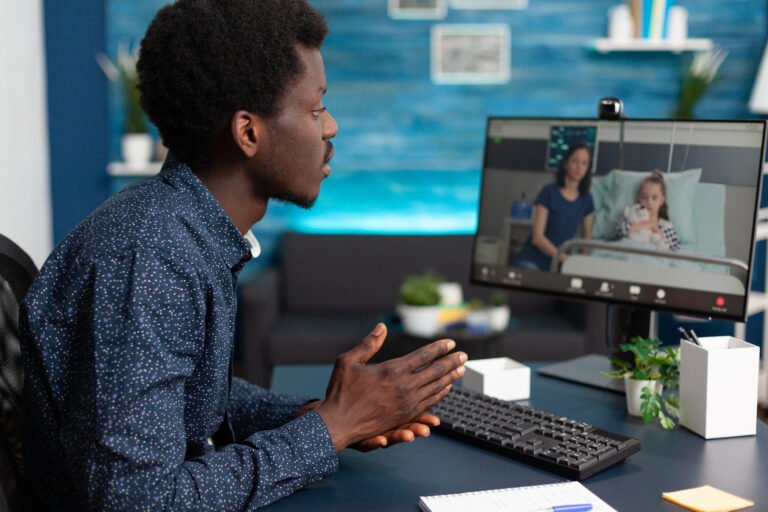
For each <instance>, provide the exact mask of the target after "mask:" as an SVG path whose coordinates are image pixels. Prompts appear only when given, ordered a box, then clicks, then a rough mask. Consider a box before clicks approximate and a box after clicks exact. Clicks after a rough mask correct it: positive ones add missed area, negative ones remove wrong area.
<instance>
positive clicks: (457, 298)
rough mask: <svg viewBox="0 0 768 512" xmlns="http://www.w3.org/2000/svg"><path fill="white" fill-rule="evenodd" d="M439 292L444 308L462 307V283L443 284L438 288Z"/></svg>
mask: <svg viewBox="0 0 768 512" xmlns="http://www.w3.org/2000/svg"><path fill="white" fill-rule="evenodd" d="M437 292H438V293H439V294H440V305H442V306H461V303H462V302H464V295H463V293H462V290H461V283H441V284H439V285H438V286H437Z"/></svg>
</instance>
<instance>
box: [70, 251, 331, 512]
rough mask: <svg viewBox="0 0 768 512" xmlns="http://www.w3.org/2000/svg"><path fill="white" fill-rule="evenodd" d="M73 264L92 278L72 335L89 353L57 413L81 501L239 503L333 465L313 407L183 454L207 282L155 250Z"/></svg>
mask: <svg viewBox="0 0 768 512" xmlns="http://www.w3.org/2000/svg"><path fill="white" fill-rule="evenodd" d="M84 271H87V272H90V273H91V274H92V276H93V279H92V282H93V283H94V284H93V286H92V288H91V289H90V290H88V293H90V294H91V297H90V298H88V303H90V304H92V308H90V310H89V311H87V312H86V313H84V314H83V318H82V319H81V321H82V326H83V330H84V337H86V338H87V337H91V338H92V339H90V340H89V339H83V340H82V343H83V344H84V345H86V346H90V347H92V351H91V352H90V354H88V357H87V358H85V359H84V361H83V367H82V368H81V369H79V370H76V371H75V372H73V373H78V374H79V375H78V377H77V378H78V379H86V380H89V381H90V382H89V384H90V389H91V390H92V391H91V393H90V396H88V395H84V396H83V399H82V401H81V404H82V407H78V408H77V410H76V411H74V412H72V413H65V414H64V416H63V419H62V421H63V423H64V424H63V425H62V433H63V435H62V442H63V443H64V446H65V452H66V454H65V456H66V457H67V461H68V462H67V465H71V472H72V473H73V474H71V475H70V476H71V481H72V482H73V485H74V486H76V487H77V491H78V494H79V495H80V496H81V498H82V501H83V502H84V504H85V507H84V508H87V509H89V510H90V509H97V510H217V511H224V510H244V509H250V508H254V507H257V506H263V505H266V504H268V503H270V502H273V501H275V500H277V499H280V498H282V497H284V496H287V495H288V494H291V493H292V492H293V491H295V490H296V489H298V488H300V487H302V486H305V485H307V484H309V483H311V482H314V481H316V480H319V479H320V478H322V477H323V476H325V475H327V474H330V473H332V472H334V471H335V470H336V469H337V467H338V458H337V456H336V451H335V449H334V447H333V443H332V441H331V439H330V435H329V433H328V430H327V428H326V426H325V424H324V422H323V421H322V418H321V417H320V416H319V415H318V414H317V413H309V414H306V415H304V416H302V417H300V418H297V419H294V420H292V421H290V422H288V423H286V424H285V425H283V426H281V427H280V428H276V429H274V430H268V431H262V432H255V433H252V434H251V435H249V436H248V437H246V438H244V439H243V440H242V441H240V442H238V443H237V444H232V445H228V446H226V447H224V448H222V449H220V450H219V451H215V452H210V453H208V454H206V455H202V456H199V457H195V458H191V459H186V457H185V453H186V440H187V436H186V429H185V414H186V413H187V411H186V410H185V406H186V403H185V385H186V383H187V381H188V379H189V378H190V376H191V375H192V373H193V372H194V371H195V370H196V367H197V365H198V364H202V363H204V362H203V361H201V359H200V358H201V354H202V353H203V352H202V348H203V343H204V341H205V340H204V334H203V333H204V332H205V329H204V325H205V317H206V306H205V304H206V302H205V295H206V293H207V292H208V291H209V290H207V284H206V283H205V282H203V280H202V279H201V278H200V277H199V275H198V274H197V273H196V272H195V271H194V270H192V269H191V267H190V266H189V265H184V264H183V262H181V261H180V260H179V259H178V258H171V257H170V256H169V255H165V254H163V253H161V252H160V251H149V250H142V251H131V252H128V253H125V254H119V255H114V256H105V257H104V258H102V259H101V260H99V261H96V262H95V263H93V264H92V265H91V266H90V268H87V269H85V270H84ZM272 410H274V411H277V409H272ZM275 415H276V416H278V415H277V414H275ZM280 419H283V418H280Z"/></svg>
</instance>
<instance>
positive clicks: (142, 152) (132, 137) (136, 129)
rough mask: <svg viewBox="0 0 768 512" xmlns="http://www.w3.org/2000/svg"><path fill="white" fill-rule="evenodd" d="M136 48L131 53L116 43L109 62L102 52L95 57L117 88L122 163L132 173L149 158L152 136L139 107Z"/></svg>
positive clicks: (124, 45) (150, 157) (126, 46)
mask: <svg viewBox="0 0 768 512" xmlns="http://www.w3.org/2000/svg"><path fill="white" fill-rule="evenodd" d="M138 58H139V54H138V46H137V47H136V48H134V49H133V50H132V51H131V50H129V48H128V45H127V44H126V43H124V42H121V43H119V44H118V47H117V59H115V61H114V62H113V61H112V60H110V59H109V57H107V56H106V55H104V54H103V53H99V54H97V55H96V62H98V64H99V66H100V67H101V69H102V71H103V72H104V74H105V75H106V76H107V78H108V79H109V80H110V81H111V82H112V83H114V84H115V85H116V86H117V87H119V89H120V95H121V97H122V103H123V113H124V115H125V123H124V127H123V136H122V138H121V141H120V147H121V151H122V156H123V160H124V161H125V163H126V164H128V167H129V168H130V169H133V170H141V169H143V168H144V167H145V166H146V165H147V164H148V163H149V162H150V160H151V159H152V150H153V145H152V136H151V135H150V134H149V124H148V121H147V117H146V114H145V113H144V109H142V108H141V94H140V92H139V76H138V73H137V71H136V62H137V61H138Z"/></svg>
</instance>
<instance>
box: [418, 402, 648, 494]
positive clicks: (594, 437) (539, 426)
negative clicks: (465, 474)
mask: <svg viewBox="0 0 768 512" xmlns="http://www.w3.org/2000/svg"><path fill="white" fill-rule="evenodd" d="M430 412H432V413H433V414H435V415H437V416H438V417H439V418H440V426H438V427H437V432H439V433H441V434H444V435H447V436H450V437H454V438H456V439H459V440H460V441H465V442H468V443H470V444H474V445H476V446H479V447H481V448H485V449H488V450H493V451H495V452H498V453H501V454H502V455H506V456H508V457H511V458H513V459H516V460H519V461H521V462H524V463H526V464H531V465H532V466H536V467H539V468H542V469H545V470H547V471H552V472H553V473H557V474H560V475H563V476H564V477H566V478H570V479H571V480H584V479H585V478H589V477H590V476H592V475H594V474H595V473H598V472H600V471H602V470H604V469H606V468H609V467H610V466H613V465H614V464H617V463H619V462H621V461H623V460H624V459H626V458H627V457H629V456H630V455H632V454H633V453H637V452H639V451H640V441H638V440H637V439H633V438H631V437H625V436H622V435H619V434H615V433H613V432H607V431H605V430H601V429H599V428H595V427H593V426H592V425H589V424H588V423H583V422H580V421H575V420H572V419H569V418H564V417H562V416H559V415H557V414H550V413H548V412H544V411H541V410H538V409H534V408H532V407H526V406H523V405H519V404H516V403H515V402H507V401H504V400H499V399H497V398H492V397H489V396H486V395H483V394H480V393H475V392H472V391H467V390H464V389H457V388H454V389H453V390H452V391H451V392H450V393H449V394H448V396H447V397H445V398H444V399H443V400H442V401H441V402H440V403H439V404H438V405H437V406H436V407H434V408H433V409H432V410H431V411H430Z"/></svg>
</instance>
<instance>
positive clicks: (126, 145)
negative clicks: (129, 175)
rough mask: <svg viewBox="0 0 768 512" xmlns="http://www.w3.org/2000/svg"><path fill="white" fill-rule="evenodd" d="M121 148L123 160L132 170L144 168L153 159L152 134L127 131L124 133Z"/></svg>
mask: <svg viewBox="0 0 768 512" xmlns="http://www.w3.org/2000/svg"><path fill="white" fill-rule="evenodd" d="M120 143H121V150H122V153H123V160H124V161H125V163H126V165H127V167H128V168H129V169H131V170H137V171H138V170H142V169H145V168H146V167H147V164H148V163H149V162H150V161H151V160H152V149H153V147H154V146H153V144H152V136H151V135H149V134H148V133H127V134H125V135H123V138H122V140H121V141H120Z"/></svg>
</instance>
